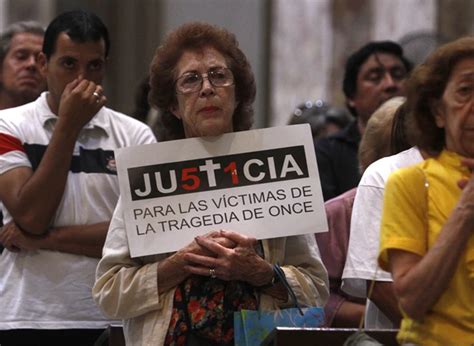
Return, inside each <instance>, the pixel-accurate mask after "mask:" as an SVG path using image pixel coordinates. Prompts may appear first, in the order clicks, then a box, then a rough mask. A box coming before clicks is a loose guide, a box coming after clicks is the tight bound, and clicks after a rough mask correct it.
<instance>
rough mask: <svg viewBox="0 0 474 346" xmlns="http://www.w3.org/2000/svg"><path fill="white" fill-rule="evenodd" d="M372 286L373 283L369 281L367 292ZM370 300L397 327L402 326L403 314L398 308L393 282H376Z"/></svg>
mask: <svg viewBox="0 0 474 346" xmlns="http://www.w3.org/2000/svg"><path fill="white" fill-rule="evenodd" d="M370 285H371V281H367V290H369V287H370ZM367 294H369V292H367ZM370 300H372V301H373V302H374V303H375V305H377V307H378V308H379V309H380V310H381V311H382V312H383V313H384V314H385V316H387V317H388V318H389V319H390V320H391V321H392V322H393V323H394V324H395V325H396V326H400V322H401V320H402V313H401V312H400V308H399V307H398V301H397V297H396V296H395V290H394V288H393V283H392V282H384V281H375V282H374V288H373V290H372V295H371V297H370Z"/></svg>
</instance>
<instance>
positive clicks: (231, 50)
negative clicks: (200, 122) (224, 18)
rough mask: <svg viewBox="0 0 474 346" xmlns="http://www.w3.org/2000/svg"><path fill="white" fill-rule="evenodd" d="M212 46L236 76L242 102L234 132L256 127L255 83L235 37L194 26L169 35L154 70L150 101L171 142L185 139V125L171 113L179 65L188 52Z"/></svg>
mask: <svg viewBox="0 0 474 346" xmlns="http://www.w3.org/2000/svg"><path fill="white" fill-rule="evenodd" d="M208 46H210V47H213V48H214V49H216V50H218V51H219V52H220V53H221V54H223V55H224V57H225V59H226V61H227V64H228V67H229V68H230V70H231V71H232V73H233V74H234V79H235V96H236V101H238V105H237V108H236V109H235V111H234V115H233V125H234V126H233V129H234V131H243V130H248V129H250V127H251V126H252V123H253V106H252V104H253V102H254V100H255V93H256V88H255V79H254V75H253V73H252V69H251V67H250V64H249V62H248V60H247V58H246V56H245V55H244V53H243V52H242V51H241V50H240V48H239V44H238V42H237V39H236V38H235V35H234V34H232V33H230V32H229V31H227V30H226V29H223V28H220V27H217V26H214V25H211V24H207V23H200V22H194V23H188V24H184V25H182V26H180V27H179V28H177V29H176V30H174V31H172V32H171V33H169V34H168V35H167V36H166V38H165V40H164V41H163V44H162V45H161V46H159V47H158V48H157V50H156V52H155V56H154V58H153V61H152V63H151V66H150V86H151V90H150V94H149V100H150V103H151V104H152V105H154V106H156V107H157V108H158V109H159V110H160V111H161V117H160V119H161V122H162V126H164V127H165V128H166V130H167V135H166V138H167V139H179V138H184V128H183V123H182V121H181V120H180V119H177V118H176V117H175V116H174V115H173V114H172V113H171V111H170V108H171V107H172V106H175V105H176V104H177V99H176V93H175V87H174V81H175V78H176V75H175V74H176V71H175V67H176V64H177V63H178V60H179V59H180V58H181V56H182V54H183V53H184V52H185V51H186V50H200V49H202V48H204V47H208Z"/></svg>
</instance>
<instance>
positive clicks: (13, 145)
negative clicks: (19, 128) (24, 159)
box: [0, 133, 25, 155]
mask: <svg viewBox="0 0 474 346" xmlns="http://www.w3.org/2000/svg"><path fill="white" fill-rule="evenodd" d="M15 150H19V151H22V152H25V149H24V148H23V145H22V144H21V141H20V140H19V139H18V138H16V137H13V136H10V135H7V134H6V133H0V155H3V154H6V153H9V152H10V151H15Z"/></svg>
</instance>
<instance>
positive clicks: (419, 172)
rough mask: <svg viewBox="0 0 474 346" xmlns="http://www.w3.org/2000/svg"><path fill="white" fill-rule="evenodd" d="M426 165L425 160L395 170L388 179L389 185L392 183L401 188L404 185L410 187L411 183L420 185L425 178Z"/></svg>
mask: <svg viewBox="0 0 474 346" xmlns="http://www.w3.org/2000/svg"><path fill="white" fill-rule="evenodd" d="M424 165H425V162H424V161H422V162H419V163H416V164H412V165H410V166H406V167H402V168H399V169H397V170H395V171H393V172H392V173H391V174H390V175H389V177H388V179H387V186H388V185H392V186H396V187H397V188H399V189H402V188H404V187H406V188H407V189H410V186H411V185H416V186H418V185H419V184H420V183H421V182H423V181H424V180H425V172H424V171H425V170H424Z"/></svg>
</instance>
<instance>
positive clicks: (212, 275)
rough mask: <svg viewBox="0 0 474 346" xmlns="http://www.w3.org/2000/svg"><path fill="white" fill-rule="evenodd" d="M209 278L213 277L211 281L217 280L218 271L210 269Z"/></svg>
mask: <svg viewBox="0 0 474 346" xmlns="http://www.w3.org/2000/svg"><path fill="white" fill-rule="evenodd" d="M209 276H210V277H211V279H215V278H216V270H215V269H213V268H211V269H209Z"/></svg>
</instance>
